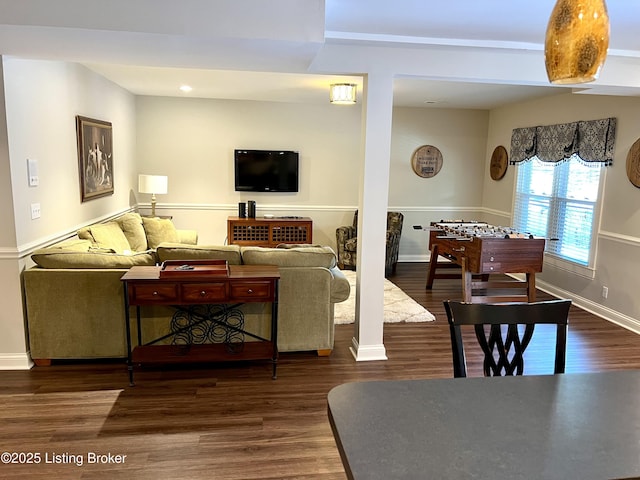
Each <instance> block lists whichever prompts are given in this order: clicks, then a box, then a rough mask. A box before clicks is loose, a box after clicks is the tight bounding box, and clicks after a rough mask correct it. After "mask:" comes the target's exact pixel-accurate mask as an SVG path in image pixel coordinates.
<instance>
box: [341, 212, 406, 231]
mask: <svg viewBox="0 0 640 480" xmlns="http://www.w3.org/2000/svg"><path fill="white" fill-rule="evenodd" d="M403 220H404V215H403V214H402V213H401V212H387V230H393V231H397V232H401V231H402V222H403ZM353 227H354V228H358V210H356V211H355V213H354V214H353Z"/></svg>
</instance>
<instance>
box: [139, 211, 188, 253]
mask: <svg viewBox="0 0 640 480" xmlns="http://www.w3.org/2000/svg"><path fill="white" fill-rule="evenodd" d="M142 225H143V226H144V231H145V232H146V234H147V245H148V247H149V248H157V247H158V245H160V244H161V243H163V242H168V243H178V241H179V237H178V232H177V231H176V227H175V226H174V225H173V222H172V221H171V220H170V219H168V218H158V217H142Z"/></svg>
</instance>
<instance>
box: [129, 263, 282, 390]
mask: <svg viewBox="0 0 640 480" xmlns="http://www.w3.org/2000/svg"><path fill="white" fill-rule="evenodd" d="M160 271H161V267H159V266H154V267H151V266H135V267H132V268H131V269H130V270H129V271H128V272H127V273H125V274H124V275H123V276H122V278H121V280H122V282H123V285H124V297H125V328H126V334H127V367H128V372H129V383H130V385H132V386H133V385H134V380H133V370H134V365H138V364H163V363H191V362H219V361H238V360H262V359H264V360H271V362H272V364H273V374H272V377H273V379H275V378H276V367H277V362H278V347H277V343H278V286H279V279H280V273H279V271H278V267H275V266H267V265H231V266H230V267H229V274H228V275H199V274H197V273H195V274H185V275H182V276H179V277H175V276H172V277H166V278H163V277H161V276H160ZM248 302H261V303H271V332H270V338H264V337H261V336H259V335H257V334H255V333H252V332H248V331H246V330H245V328H244V317H243V315H242V312H241V311H240V310H239V309H238V307H239V306H240V305H242V304H243V303H248ZM143 305H165V306H170V307H174V308H175V309H176V313H175V314H174V316H173V318H172V321H171V329H170V332H169V333H167V334H166V335H162V336H160V337H157V338H154V339H152V340H150V341H147V342H143V338H142V336H143V335H142V330H143V329H142V322H143V319H142V318H141V314H140V307H141V306H143ZM131 307H135V308H136V325H137V344H136V345H135V346H134V345H133V342H132V338H131V337H132V335H131V315H130V308H131ZM247 336H249V337H251V338H252V339H253V340H254V341H246V342H245V339H246V337H247ZM167 339H171V342H172V344H170V345H166V344H158V342H161V341H163V340H167Z"/></svg>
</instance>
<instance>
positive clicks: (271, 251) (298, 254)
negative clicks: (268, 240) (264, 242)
mask: <svg viewBox="0 0 640 480" xmlns="http://www.w3.org/2000/svg"><path fill="white" fill-rule="evenodd" d="M240 252H241V253H242V263H245V264H247V265H277V266H279V267H325V268H332V267H335V266H336V254H335V252H334V251H333V249H331V247H308V246H300V247H297V248H296V247H293V248H266V247H242V248H241V249H240Z"/></svg>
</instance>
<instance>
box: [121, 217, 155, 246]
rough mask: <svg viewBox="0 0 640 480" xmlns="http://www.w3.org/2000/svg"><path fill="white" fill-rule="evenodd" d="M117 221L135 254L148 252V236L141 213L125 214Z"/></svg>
mask: <svg viewBox="0 0 640 480" xmlns="http://www.w3.org/2000/svg"><path fill="white" fill-rule="evenodd" d="M115 221H116V222H118V225H120V229H121V230H122V233H124V236H125V237H126V238H127V241H128V242H129V245H130V246H131V250H133V251H134V252H144V251H145V250H147V248H148V246H147V235H146V233H145V231H144V227H143V226H142V217H141V216H140V214H139V213H136V212H129V213H125V214H124V215H122V216H120V217H118V218H116V220H115Z"/></svg>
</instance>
